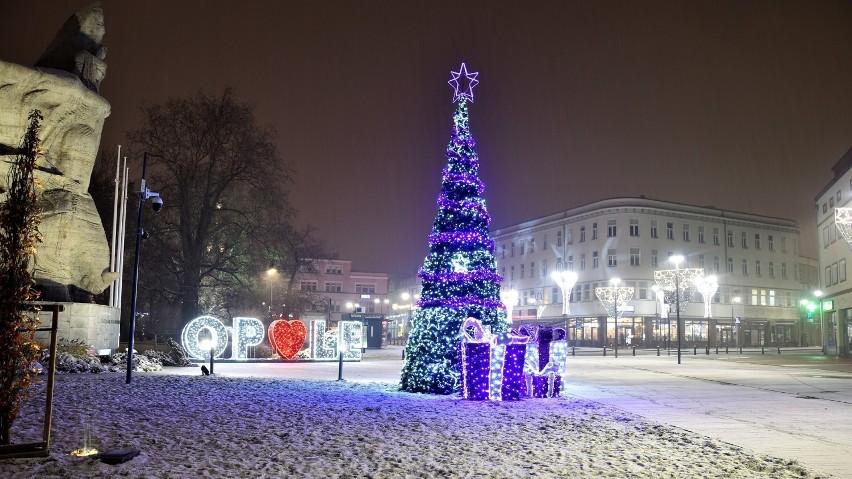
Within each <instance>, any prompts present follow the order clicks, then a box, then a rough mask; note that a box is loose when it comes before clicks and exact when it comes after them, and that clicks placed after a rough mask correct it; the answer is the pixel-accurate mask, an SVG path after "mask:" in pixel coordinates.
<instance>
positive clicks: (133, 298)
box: [125, 152, 148, 384]
mask: <svg viewBox="0 0 852 479" xmlns="http://www.w3.org/2000/svg"><path fill="white" fill-rule="evenodd" d="M147 166H148V152H145V156H144V158H143V159H142V181H141V182H140V187H139V191H140V193H139V214H138V215H137V217H136V254H135V257H134V260H133V289H132V290H131V291H130V337H129V338H128V340H127V377H126V378H125V383H127V384H130V376H131V374H132V372H133V336H135V335H136V293H137V290H138V289H139V247H140V246H141V243H142V212H143V211H144V206H145V169H146V168H147Z"/></svg>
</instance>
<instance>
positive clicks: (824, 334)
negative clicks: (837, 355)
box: [814, 290, 829, 354]
mask: <svg viewBox="0 0 852 479" xmlns="http://www.w3.org/2000/svg"><path fill="white" fill-rule="evenodd" d="M814 296H815V297H816V299H817V303H818V305H819V328H820V333H819V335H820V339H821V340H822V354H828V344H827V343H828V334H829V331H828V328H827V327H826V324H825V315H824V314H823V313H822V291H820V290H816V291H814Z"/></svg>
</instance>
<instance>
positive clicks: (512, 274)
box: [509, 265, 515, 281]
mask: <svg viewBox="0 0 852 479" xmlns="http://www.w3.org/2000/svg"><path fill="white" fill-rule="evenodd" d="M514 280H515V265H512V266H510V267H509V281H514Z"/></svg>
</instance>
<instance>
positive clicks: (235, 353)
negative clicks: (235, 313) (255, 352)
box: [231, 317, 264, 359]
mask: <svg viewBox="0 0 852 479" xmlns="http://www.w3.org/2000/svg"><path fill="white" fill-rule="evenodd" d="M263 338H264V331H263V323H262V322H261V321H260V320H259V319H257V318H242V317H236V318H234V338H233V344H232V346H231V359H248V348H249V347H251V346H257V345H258V344H260V343H261V342H263Z"/></svg>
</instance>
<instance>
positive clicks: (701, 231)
mask: <svg viewBox="0 0 852 479" xmlns="http://www.w3.org/2000/svg"><path fill="white" fill-rule="evenodd" d="M698 242H699V243H704V227H703V226H699V227H698Z"/></svg>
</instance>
